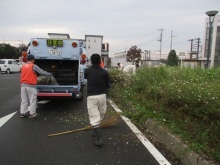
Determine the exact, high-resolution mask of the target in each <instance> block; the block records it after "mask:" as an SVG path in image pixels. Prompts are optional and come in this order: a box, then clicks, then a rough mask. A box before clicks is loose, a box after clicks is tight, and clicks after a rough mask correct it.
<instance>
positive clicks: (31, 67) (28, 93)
mask: <svg viewBox="0 0 220 165" xmlns="http://www.w3.org/2000/svg"><path fill="white" fill-rule="evenodd" d="M34 62H35V57H34V56H33V55H31V54H30V55H28V56H27V63H25V64H23V65H22V67H21V80H20V82H21V107H20V117H21V118H25V117H29V118H35V117H37V113H36V108H37V89H36V85H37V76H38V75H43V76H51V75H52V74H51V73H49V72H46V71H44V70H42V69H41V68H39V67H38V66H37V65H35V64H34Z"/></svg>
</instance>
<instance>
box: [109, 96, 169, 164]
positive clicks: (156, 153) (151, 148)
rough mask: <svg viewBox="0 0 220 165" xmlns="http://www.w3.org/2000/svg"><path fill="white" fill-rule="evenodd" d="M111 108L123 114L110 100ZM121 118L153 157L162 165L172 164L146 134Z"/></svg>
mask: <svg viewBox="0 0 220 165" xmlns="http://www.w3.org/2000/svg"><path fill="white" fill-rule="evenodd" d="M108 101H109V103H110V104H111V106H112V107H113V108H114V109H115V111H116V112H119V113H120V112H122V111H121V110H120V109H119V108H118V107H117V106H116V105H115V104H114V102H113V101H111V100H110V99H108ZM121 118H122V119H123V120H124V121H125V123H126V124H127V125H128V126H129V127H130V129H131V130H132V131H133V132H134V133H135V135H136V136H137V137H138V139H139V140H140V141H141V142H142V143H143V145H144V146H145V147H146V148H147V149H148V151H149V152H150V153H151V154H152V155H153V157H154V158H155V159H156V160H157V161H158V163H159V164H160V165H171V164H170V162H168V161H167V160H166V158H165V157H164V156H163V155H162V154H161V153H160V152H159V151H158V150H157V149H156V148H155V147H154V145H153V144H152V143H151V142H150V141H149V140H148V139H147V138H146V137H145V136H144V134H143V133H142V132H141V131H140V130H139V129H138V128H137V127H136V126H135V125H134V124H133V123H132V122H131V121H130V120H129V119H128V118H127V117H125V116H123V115H121Z"/></svg>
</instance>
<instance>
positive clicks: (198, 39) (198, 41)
mask: <svg viewBox="0 0 220 165" xmlns="http://www.w3.org/2000/svg"><path fill="white" fill-rule="evenodd" d="M195 40H197V53H196V58H197V59H198V58H199V47H200V45H199V44H200V38H195Z"/></svg>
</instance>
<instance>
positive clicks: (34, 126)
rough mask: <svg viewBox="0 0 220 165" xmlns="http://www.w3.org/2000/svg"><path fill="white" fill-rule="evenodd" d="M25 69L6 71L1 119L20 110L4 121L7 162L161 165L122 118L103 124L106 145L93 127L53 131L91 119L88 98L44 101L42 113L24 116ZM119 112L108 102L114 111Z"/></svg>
mask: <svg viewBox="0 0 220 165" xmlns="http://www.w3.org/2000/svg"><path fill="white" fill-rule="evenodd" d="M19 77H20V74H19V73H15V74H10V75H6V74H4V75H2V76H1V75H0V119H1V118H2V117H4V116H6V115H9V114H11V113H13V112H17V113H16V114H15V115H14V116H13V117H12V118H11V119H10V120H8V121H7V122H6V123H5V124H4V125H3V126H2V127H0V164H1V165H157V164H159V163H158V162H157V161H156V160H155V159H154V157H153V156H152V155H151V153H149V151H148V150H147V149H146V148H145V147H144V146H143V145H142V143H141V142H140V141H139V140H138V139H137V137H136V136H135V134H134V133H133V132H132V131H131V130H130V128H129V127H128V126H127V125H126V124H125V123H124V122H123V121H122V120H121V121H120V122H119V123H118V125H116V126H114V127H110V128H106V129H103V130H102V134H103V138H104V142H105V143H104V145H103V147H97V146H95V145H94V138H93V137H92V136H91V131H84V132H77V133H72V134H67V135H62V136H56V137H48V136H47V135H48V134H51V133H57V132H63V131H67V130H74V129H78V128H82V127H85V126H87V125H89V121H88V114H87V109H86V99H84V100H83V102H80V101H76V100H62V99H61V100H52V101H50V102H48V103H46V104H38V108H37V113H38V114H39V116H38V117H37V118H33V119H29V118H20V114H19V107H20V84H19ZM112 113H113V110H112V107H111V106H110V105H108V115H109V116H110V115H111V114H112Z"/></svg>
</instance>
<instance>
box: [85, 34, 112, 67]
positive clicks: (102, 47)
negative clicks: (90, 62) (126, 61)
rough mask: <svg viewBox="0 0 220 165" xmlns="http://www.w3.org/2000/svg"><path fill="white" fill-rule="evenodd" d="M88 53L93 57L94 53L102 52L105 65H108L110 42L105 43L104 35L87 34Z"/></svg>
mask: <svg viewBox="0 0 220 165" xmlns="http://www.w3.org/2000/svg"><path fill="white" fill-rule="evenodd" d="M85 42H86V55H87V57H89V58H90V57H91V55H92V54H95V53H97V54H100V55H101V58H102V61H103V62H104V65H105V66H107V62H108V54H109V44H108V43H103V36H101V35H85Z"/></svg>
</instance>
